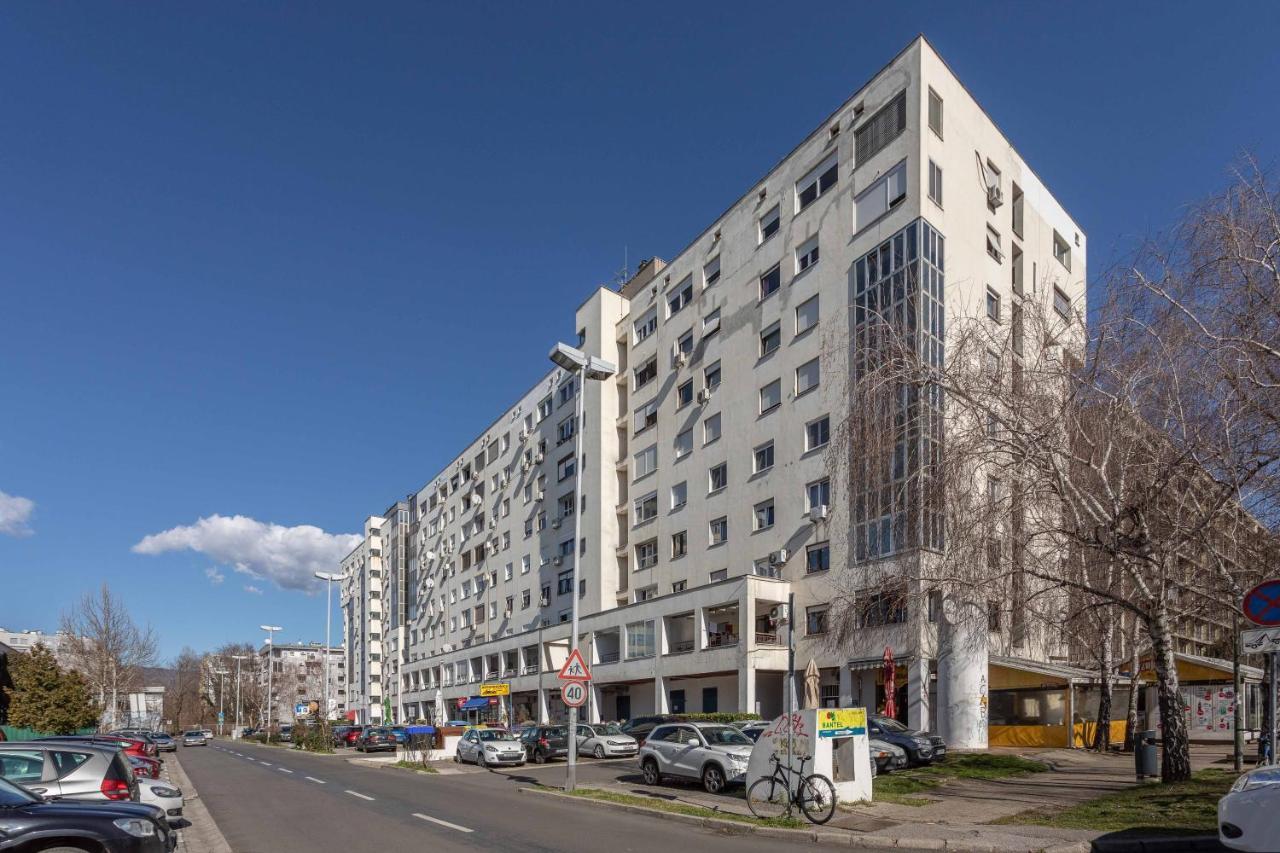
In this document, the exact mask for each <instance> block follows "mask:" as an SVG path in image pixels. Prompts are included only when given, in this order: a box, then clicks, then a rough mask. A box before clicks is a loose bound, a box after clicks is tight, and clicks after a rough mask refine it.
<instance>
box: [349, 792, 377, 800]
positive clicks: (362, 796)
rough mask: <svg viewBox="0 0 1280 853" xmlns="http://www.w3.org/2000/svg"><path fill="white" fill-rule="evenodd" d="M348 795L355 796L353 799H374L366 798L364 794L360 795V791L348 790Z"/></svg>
mask: <svg viewBox="0 0 1280 853" xmlns="http://www.w3.org/2000/svg"><path fill="white" fill-rule="evenodd" d="M346 793H348V794H350V795H351V796H353V797H359V798H360V799H362V800H372V799H373V797H369V796H366V795H364V794H362V793H360V792H359V791H351V790H348V791H347V792H346Z"/></svg>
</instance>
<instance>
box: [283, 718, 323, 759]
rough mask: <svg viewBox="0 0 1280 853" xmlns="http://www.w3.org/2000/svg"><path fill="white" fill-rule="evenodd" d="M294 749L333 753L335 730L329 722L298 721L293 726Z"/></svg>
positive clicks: (314, 720)
mask: <svg viewBox="0 0 1280 853" xmlns="http://www.w3.org/2000/svg"><path fill="white" fill-rule="evenodd" d="M291 739H292V741H293V748H294V749H301V750H305V751H307V752H333V729H332V728H331V727H330V725H329V721H328V720H316V719H312V720H298V721H297V722H296V723H295V724H294V726H293V732H292V737H291Z"/></svg>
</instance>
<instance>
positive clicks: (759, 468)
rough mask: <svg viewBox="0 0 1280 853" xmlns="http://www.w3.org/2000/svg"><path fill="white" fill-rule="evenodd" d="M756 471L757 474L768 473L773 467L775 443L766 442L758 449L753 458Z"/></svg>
mask: <svg viewBox="0 0 1280 853" xmlns="http://www.w3.org/2000/svg"><path fill="white" fill-rule="evenodd" d="M752 462H753V464H754V471H755V473H757V474H760V473H763V472H764V471H768V470H769V469H770V468H772V467H773V442H772V441H770V442H766V443H765V444H762V445H760V446H759V447H757V448H756V450H755V453H754V454H753V457H752Z"/></svg>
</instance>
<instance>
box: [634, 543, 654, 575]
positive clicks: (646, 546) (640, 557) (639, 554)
mask: <svg viewBox="0 0 1280 853" xmlns="http://www.w3.org/2000/svg"><path fill="white" fill-rule="evenodd" d="M656 565H658V540H657V539H650V540H648V541H647V542H641V543H639V544H638V545H636V571H640V570H642V569H652V568H653V567H654V566H656Z"/></svg>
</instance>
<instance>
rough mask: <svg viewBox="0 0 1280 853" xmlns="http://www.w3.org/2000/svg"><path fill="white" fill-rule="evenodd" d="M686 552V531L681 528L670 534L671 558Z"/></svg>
mask: <svg viewBox="0 0 1280 853" xmlns="http://www.w3.org/2000/svg"><path fill="white" fill-rule="evenodd" d="M687 553H689V534H688V531H685V530H681V531H680V532H679V533H673V534H671V559H673V560H675V559H677V558H679V557H683V556H684V555H685V554H687Z"/></svg>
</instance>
